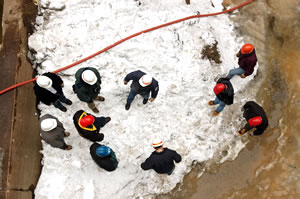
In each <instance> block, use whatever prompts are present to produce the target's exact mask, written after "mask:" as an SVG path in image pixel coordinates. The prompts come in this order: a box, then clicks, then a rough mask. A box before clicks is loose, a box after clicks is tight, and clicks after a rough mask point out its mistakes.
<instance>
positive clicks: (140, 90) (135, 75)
mask: <svg viewBox="0 0 300 199" xmlns="http://www.w3.org/2000/svg"><path fill="white" fill-rule="evenodd" d="M145 74H146V73H144V72H142V71H140V70H137V71H133V72H131V73H129V74H128V75H126V77H125V79H124V81H126V82H129V81H130V80H132V83H131V86H130V87H131V89H133V90H134V91H135V92H136V93H137V94H140V95H142V96H144V95H147V94H149V93H150V92H151V97H152V98H156V96H157V94H158V90H159V86H158V81H157V80H156V79H154V78H152V83H151V84H150V85H149V86H146V87H142V86H141V85H140V84H139V79H140V78H141V77H142V76H143V75H145Z"/></svg>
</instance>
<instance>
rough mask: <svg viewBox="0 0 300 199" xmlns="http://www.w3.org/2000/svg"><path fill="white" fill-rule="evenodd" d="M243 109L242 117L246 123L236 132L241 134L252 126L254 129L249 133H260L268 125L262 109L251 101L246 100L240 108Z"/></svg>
mask: <svg viewBox="0 0 300 199" xmlns="http://www.w3.org/2000/svg"><path fill="white" fill-rule="evenodd" d="M242 110H243V111H244V114H243V116H244V118H245V119H246V120H247V124H246V125H245V126H244V128H242V129H241V130H240V131H239V132H238V134H239V135H243V134H245V133H246V132H247V131H250V130H251V129H253V128H256V130H255V131H254V132H253V133H252V134H251V135H261V134H263V132H264V131H265V130H266V128H267V127H268V125H269V123H268V118H267V115H266V113H265V111H264V109H263V108H262V107H261V106H259V105H258V104H257V103H255V102H253V101H248V102H247V103H246V104H245V105H244V106H243V108H242Z"/></svg>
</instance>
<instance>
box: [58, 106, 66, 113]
mask: <svg viewBox="0 0 300 199" xmlns="http://www.w3.org/2000/svg"><path fill="white" fill-rule="evenodd" d="M59 110H61V111H62V112H67V108H66V107H64V106H62V107H59Z"/></svg>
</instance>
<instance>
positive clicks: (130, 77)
mask: <svg viewBox="0 0 300 199" xmlns="http://www.w3.org/2000/svg"><path fill="white" fill-rule="evenodd" d="M135 75H136V71H134V72H131V73H128V74H127V75H126V77H125V78H124V84H125V82H126V84H127V83H128V82H129V81H130V80H133V78H134V77H135Z"/></svg>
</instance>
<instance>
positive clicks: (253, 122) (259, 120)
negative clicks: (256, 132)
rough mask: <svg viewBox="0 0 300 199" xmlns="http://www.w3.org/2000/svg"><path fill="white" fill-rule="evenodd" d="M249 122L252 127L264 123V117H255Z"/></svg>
mask: <svg viewBox="0 0 300 199" xmlns="http://www.w3.org/2000/svg"><path fill="white" fill-rule="evenodd" d="M248 123H249V125H250V126H251V127H255V126H258V125H260V124H261V123H262V118H261V117H260V116H256V117H253V118H251V119H250V120H249V121H248Z"/></svg>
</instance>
